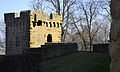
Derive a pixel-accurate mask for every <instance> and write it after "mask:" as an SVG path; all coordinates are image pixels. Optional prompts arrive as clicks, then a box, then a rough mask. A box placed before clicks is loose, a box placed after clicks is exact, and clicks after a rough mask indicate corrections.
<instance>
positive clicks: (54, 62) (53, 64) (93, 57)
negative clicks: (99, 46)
mask: <svg viewBox="0 0 120 72" xmlns="http://www.w3.org/2000/svg"><path fill="white" fill-rule="evenodd" d="M109 65H110V56H109V54H108V53H90V52H77V53H72V54H69V55H64V56H61V57H56V58H52V59H49V60H46V61H43V62H42V72H109Z"/></svg>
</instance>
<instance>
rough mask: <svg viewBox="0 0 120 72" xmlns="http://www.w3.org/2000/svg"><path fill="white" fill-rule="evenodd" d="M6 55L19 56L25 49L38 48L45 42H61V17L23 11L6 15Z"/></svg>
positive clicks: (54, 14)
mask: <svg viewBox="0 0 120 72" xmlns="http://www.w3.org/2000/svg"><path fill="white" fill-rule="evenodd" d="M4 17H5V23H6V54H20V53H22V50H23V49H26V48H38V47H40V46H41V45H44V44H45V42H52V43H59V42H61V27H62V16H61V15H58V14H56V13H52V14H51V15H50V18H48V17H47V14H46V13H45V12H42V11H32V10H25V11H21V12H20V17H19V16H18V13H6V14H5V15H4Z"/></svg>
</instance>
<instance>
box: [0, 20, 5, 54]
mask: <svg viewBox="0 0 120 72" xmlns="http://www.w3.org/2000/svg"><path fill="white" fill-rule="evenodd" d="M0 51H2V52H5V23H4V22H3V20H1V21H0Z"/></svg>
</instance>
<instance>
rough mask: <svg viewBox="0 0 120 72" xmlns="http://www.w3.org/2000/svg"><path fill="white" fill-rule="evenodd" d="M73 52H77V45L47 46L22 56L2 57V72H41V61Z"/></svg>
mask: <svg viewBox="0 0 120 72" xmlns="http://www.w3.org/2000/svg"><path fill="white" fill-rule="evenodd" d="M73 52H77V43H65V44H64V43H58V44H56V43H54V44H46V45H44V46H42V47H41V48H31V49H26V50H24V51H23V54H20V55H1V56H0V72H40V70H41V68H42V67H43V66H42V63H41V61H43V60H46V59H49V58H53V57H56V56H61V55H64V54H69V53H73Z"/></svg>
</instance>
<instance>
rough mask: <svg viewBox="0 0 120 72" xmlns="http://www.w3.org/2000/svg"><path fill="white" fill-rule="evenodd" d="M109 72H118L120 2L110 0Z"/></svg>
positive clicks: (118, 0)
mask: <svg viewBox="0 0 120 72" xmlns="http://www.w3.org/2000/svg"><path fill="white" fill-rule="evenodd" d="M111 15H112V24H111V45H110V50H109V53H110V56H111V65H110V72H120V0H111Z"/></svg>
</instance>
